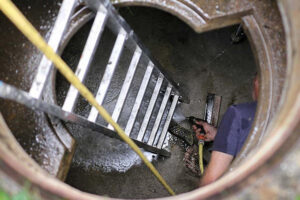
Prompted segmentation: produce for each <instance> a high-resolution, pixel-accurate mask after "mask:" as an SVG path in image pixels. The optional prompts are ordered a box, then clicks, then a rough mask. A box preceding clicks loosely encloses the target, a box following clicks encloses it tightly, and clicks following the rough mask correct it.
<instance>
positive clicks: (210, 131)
mask: <svg viewBox="0 0 300 200" xmlns="http://www.w3.org/2000/svg"><path fill="white" fill-rule="evenodd" d="M196 124H199V125H201V126H203V129H204V131H205V133H206V134H205V139H204V140H205V141H206V142H210V141H213V140H214V139H215V137H216V134H217V129H216V128H215V127H213V126H212V125H210V124H208V123H206V122H203V121H196ZM193 130H194V132H195V133H196V134H200V132H201V131H202V130H201V128H197V126H196V125H193Z"/></svg>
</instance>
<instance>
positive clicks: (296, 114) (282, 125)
mask: <svg viewBox="0 0 300 200" xmlns="http://www.w3.org/2000/svg"><path fill="white" fill-rule="evenodd" d="M292 3H295V4H296V1H294V0H290V1H286V2H282V3H281V5H280V6H281V7H280V8H281V12H282V15H283V16H284V17H283V18H285V19H284V20H285V22H286V24H285V29H286V34H287V36H286V38H287V42H288V49H287V54H288V70H289V71H288V77H290V78H289V79H288V80H287V82H286V83H285V95H286V96H285V99H282V101H281V108H280V110H278V112H277V113H276V117H274V118H273V119H272V121H271V122H270V124H269V125H268V128H267V130H266V134H267V135H269V134H270V135H271V136H272V137H270V138H268V139H267V140H266V141H265V143H264V144H263V145H262V146H261V148H260V149H259V150H258V151H257V152H256V153H255V154H254V155H252V156H251V158H249V160H247V161H246V162H244V163H242V164H241V166H239V167H238V168H236V169H235V171H234V173H233V172H231V173H229V174H227V175H225V176H224V177H223V178H221V179H220V180H218V181H217V182H215V183H213V184H211V185H208V186H206V187H204V188H201V189H197V190H195V191H192V192H189V193H185V194H181V195H179V196H177V197H178V198H180V199H199V198H206V197H211V196H213V195H216V194H218V193H220V192H221V191H223V190H224V189H226V188H229V187H232V186H233V187H235V186H236V185H237V183H239V182H240V181H242V180H243V179H246V178H247V177H248V176H250V175H251V174H252V173H253V172H254V171H255V170H257V169H259V168H260V167H261V166H262V165H263V164H264V163H265V162H266V161H267V160H269V159H270V158H271V157H272V156H273V155H274V153H275V152H277V151H278V149H279V148H280V147H281V145H282V144H283V143H284V141H286V140H287V139H288V138H289V137H291V136H292V134H293V131H295V130H296V129H297V125H298V123H299V119H300V100H299V90H300V88H299V87H300V86H299V85H297V83H299V82H297V74H299V70H300V69H299V68H300V61H299V57H298V58H297V57H296V55H295V54H294V55H292V50H291V49H295V50H296V52H297V53H298V54H297V55H299V54H300V52H299V46H298V47H297V44H298V43H297V42H298V41H300V40H299V38H296V37H299V35H297V34H295V33H294V32H295V31H296V28H295V27H293V25H294V24H293V23H292V22H293V21H290V20H291V19H293V18H292V16H291V15H292V14H293V13H292V12H291V14H289V13H286V10H285V9H286V8H287V6H288V5H290V4H292ZM298 4H299V3H298ZM289 8H290V7H289ZM246 22H247V21H246ZM250 31H251V30H249V32H250ZM248 34H249V33H248ZM248 36H249V35H248ZM292 41H295V42H294V43H293V42H292ZM297 50H298V51H297ZM297 59H298V60H297ZM261 96H262V95H261ZM259 106H261V107H262V105H259ZM287 114H288V115H287ZM295 119H296V120H295ZM256 120H257V119H256ZM0 152H1V155H2V156H1V157H2V160H3V161H4V162H3V166H6V167H8V168H10V169H7V171H11V172H14V173H15V172H17V173H16V174H14V176H15V177H17V178H15V179H17V180H19V179H23V178H27V179H28V180H30V181H31V182H32V183H33V184H34V185H35V186H37V187H38V188H39V187H40V188H41V189H43V190H44V191H45V192H46V193H48V192H50V193H52V194H54V195H58V196H61V197H64V198H68V199H99V196H96V195H92V194H88V193H84V192H81V191H79V190H77V189H75V188H72V187H70V186H68V185H67V184H65V183H63V182H61V181H58V180H57V179H54V178H53V177H50V176H49V175H46V174H42V173H36V172H35V171H33V170H32V169H29V168H26V167H24V166H22V162H21V161H20V160H18V159H17V158H15V157H12V156H13V154H12V153H11V152H7V151H5V150H3V149H2V148H0ZM1 168H2V167H1ZM100 198H101V197H100ZM168 198H170V199H174V198H176V197H168Z"/></svg>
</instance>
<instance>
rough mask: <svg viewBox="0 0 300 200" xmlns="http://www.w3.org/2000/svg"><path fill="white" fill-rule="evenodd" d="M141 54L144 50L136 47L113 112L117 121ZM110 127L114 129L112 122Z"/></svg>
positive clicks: (113, 116)
mask: <svg viewBox="0 0 300 200" xmlns="http://www.w3.org/2000/svg"><path fill="white" fill-rule="evenodd" d="M141 55H142V50H141V49H140V48H139V47H138V46H137V47H136V49H135V51H134V54H133V57H132V60H131V62H130V65H129V68H128V72H127V74H126V77H125V80H124V83H123V86H122V89H121V92H120V95H119V97H118V100H117V103H116V106H115V109H114V111H113V114H112V119H113V120H114V121H115V122H117V121H118V119H119V116H120V113H121V110H122V108H123V106H124V102H125V99H126V97H127V94H128V91H129V87H130V85H131V82H132V80H133V76H134V73H135V70H136V68H137V65H138V62H139V60H140V57H141ZM108 128H109V129H113V127H112V126H111V125H110V124H109V126H108Z"/></svg>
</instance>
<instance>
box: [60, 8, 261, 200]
mask: <svg viewBox="0 0 300 200" xmlns="http://www.w3.org/2000/svg"><path fill="white" fill-rule="evenodd" d="M119 12H120V13H121V15H122V16H123V17H124V18H125V20H126V21H127V22H128V23H129V24H130V26H131V27H132V28H133V30H135V32H136V34H137V35H138V36H139V37H140V39H141V41H142V42H143V43H144V45H145V46H146V47H147V48H148V49H149V50H150V52H151V53H152V55H153V56H154V57H155V58H156V59H157V60H158V61H159V62H160V63H161V65H162V66H163V67H164V68H165V70H166V71H167V72H168V73H169V75H170V76H172V77H173V78H174V80H175V81H176V82H178V83H179V84H180V86H181V87H183V88H184V89H185V91H187V93H188V96H189V98H190V100H191V101H190V104H181V106H180V109H181V112H182V113H183V115H184V116H195V117H199V118H203V117H204V110H205V100H206V96H207V94H208V93H214V94H217V95H220V96H222V104H221V110H220V118H222V116H223V114H224V112H225V111H226V109H227V108H228V107H229V106H230V105H232V104H238V103H243V102H250V101H252V89H251V88H252V79H253V76H254V74H255V72H256V70H257V69H256V64H255V61H254V58H253V53H252V51H251V49H250V45H249V42H248V41H247V40H244V41H242V42H240V43H238V44H232V41H231V35H232V33H234V32H235V31H236V30H237V28H238V25H236V26H231V27H227V28H223V29H219V30H215V31H210V32H206V33H202V34H197V33H195V32H194V31H193V30H192V29H191V28H190V27H188V26H187V25H186V24H185V23H184V22H182V21H180V20H179V19H178V18H176V17H174V16H172V15H170V14H168V13H166V12H163V11H160V10H157V9H153V8H146V7H123V8H120V9H119ZM91 24H92V22H91V21H90V22H88V23H87V24H86V25H84V26H83V27H82V28H81V29H80V30H79V31H78V32H77V33H76V34H75V35H74V36H73V37H72V39H71V40H70V42H69V43H68V45H67V46H66V48H65V50H64V52H63V54H62V57H63V59H64V60H65V61H66V62H67V63H68V64H69V65H70V66H71V67H72V68H73V70H74V69H75V68H76V66H77V64H78V61H79V58H80V54H81V52H82V50H83V46H84V43H85V41H86V38H87V36H88V33H89V30H90V27H91ZM114 40H115V36H114V35H113V34H112V33H111V32H110V31H109V30H105V31H104V33H103V37H102V38H101V41H100V43H99V48H98V50H97V52H96V56H95V59H94V60H93V61H92V64H91V67H90V71H89V74H90V76H88V77H89V78H88V79H87V80H86V81H85V84H86V85H87V86H88V88H89V89H91V90H92V91H94V92H96V90H97V87H98V84H99V82H100V80H101V76H100V77H99V75H97V76H95V75H94V74H103V71H104V67H105V64H106V61H107V60H108V57H109V55H110V52H111V49H112V46H113V42H114ZM129 54H130V51H129V50H126V49H125V52H124V55H123V56H122V58H121V60H120V64H119V66H118V70H117V72H116V75H115V76H114V80H113V82H112V84H113V85H115V87H114V88H116V89H115V90H111V91H109V92H108V95H107V97H106V99H105V103H104V106H105V107H106V108H107V109H108V111H110V112H111V111H112V109H113V105H114V104H115V101H116V97H117V95H118V94H119V91H118V89H117V88H119V86H120V84H122V82H121V81H118V80H124V70H125V69H126V68H125V67H126V66H128V63H129V62H130V60H129V59H128V55H129ZM142 62H143V61H141V63H142ZM137 73H142V71H141V72H138V71H137ZM137 85H138V84H137ZM68 87H69V85H68V84H67V82H66V81H65V80H64V79H63V78H62V77H61V75H60V74H58V75H57V78H56V94H57V102H58V104H59V105H62V104H63V101H64V98H65V96H66V92H67V90H68ZM134 92H135V90H134V88H133V89H132V95H133V96H134ZM89 110H90V106H89V105H88V104H87V103H86V102H85V101H84V100H83V99H79V101H78V103H77V108H76V110H75V112H77V113H80V114H81V115H84V116H85V115H87V113H88V112H89ZM123 117H124V118H126V117H128V116H126V114H125V115H124V116H123ZM99 120H101V119H99ZM121 125H122V122H121ZM67 127H68V128H69V129H70V131H71V133H72V135H73V136H74V138H75V139H76V141H77V147H76V152H75V156H74V158H73V162H72V165H71V168H70V171H69V174H68V177H67V180H66V182H67V183H68V184H70V185H72V186H74V187H76V188H78V189H80V190H82V191H86V192H90V193H94V194H99V195H108V196H110V197H115V198H156V197H164V196H167V195H168V193H167V192H166V191H165V189H164V188H163V187H162V186H161V185H160V184H159V183H158V182H157V181H156V179H155V178H154V177H153V175H152V174H151V173H150V171H149V170H148V168H146V167H145V166H144V165H143V164H141V161H140V159H139V158H138V157H137V156H136V155H135V154H134V153H133V152H132V151H131V150H130V149H129V148H128V147H127V145H125V144H123V143H122V142H119V141H117V140H115V139H111V138H107V137H105V136H103V135H102V134H101V133H96V132H93V131H89V130H86V129H83V128H80V127H78V126H75V125H71V124H67ZM170 140H171V142H170V148H171V152H172V156H171V157H170V158H167V159H166V158H163V157H156V156H154V155H152V154H150V153H149V154H147V155H148V157H149V158H151V159H153V163H154V164H155V166H156V167H157V168H158V170H159V171H160V172H161V174H162V175H163V176H164V178H165V179H166V180H167V182H168V183H169V184H170V185H171V187H172V188H173V189H174V190H175V191H176V192H177V194H179V193H184V192H188V191H191V190H194V189H196V188H197V186H198V182H199V177H197V176H195V175H193V174H192V173H191V172H190V171H189V170H188V169H187V168H186V167H185V165H184V163H183V161H182V160H183V157H184V152H185V147H186V146H185V145H183V142H182V141H181V140H177V139H176V138H173V136H171V137H170ZM137 183H138V184H137Z"/></svg>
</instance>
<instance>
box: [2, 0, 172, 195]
mask: <svg viewBox="0 0 300 200" xmlns="http://www.w3.org/2000/svg"><path fill="white" fill-rule="evenodd" d="M0 9H1V10H2V12H3V13H4V14H5V15H6V16H7V17H8V18H9V19H10V20H11V21H12V22H13V23H14V24H15V25H16V26H17V28H18V29H19V30H20V31H21V32H22V33H23V34H24V35H25V36H26V37H27V38H28V39H29V40H30V41H31V42H32V43H33V44H34V45H35V46H36V47H37V48H38V49H40V50H41V51H42V52H43V53H44V54H45V55H46V56H47V58H48V59H49V60H51V61H52V62H53V63H54V65H55V66H56V68H57V69H58V70H59V71H60V72H61V73H62V74H63V75H64V77H65V78H66V79H67V80H68V81H69V82H70V83H71V84H72V85H73V86H74V87H75V88H77V89H78V91H79V93H80V94H81V95H82V96H83V97H84V98H85V99H86V100H87V101H88V102H89V103H90V104H91V105H92V106H94V107H95V108H96V109H97V110H98V112H99V113H100V115H101V116H102V117H103V118H104V119H105V120H106V121H107V122H108V123H110V124H111V125H112V126H113V127H114V129H115V130H116V132H117V133H118V135H119V136H120V137H121V138H122V139H123V140H124V141H125V142H126V143H127V144H128V145H129V146H130V147H131V148H132V149H133V150H134V151H135V152H136V153H137V154H138V155H139V156H140V158H141V159H142V160H143V161H144V163H145V164H146V165H147V166H148V168H149V169H150V170H151V171H152V173H153V174H154V175H155V176H156V178H157V179H158V180H159V181H160V183H161V184H162V185H163V186H164V187H165V188H166V189H167V190H168V192H169V193H170V194H171V195H175V193H174V191H173V190H172V189H171V188H170V186H169V185H168V184H167V183H166V181H165V180H164V179H163V178H162V176H161V175H160V174H159V172H158V171H157V170H156V168H155V167H154V166H153V165H152V163H151V162H150V161H149V160H148V159H147V158H146V157H145V155H144V154H143V152H142V151H141V150H140V149H139V147H138V146H137V145H136V144H135V143H134V142H133V141H132V140H131V139H130V138H129V137H128V136H127V135H126V134H125V132H124V131H123V130H122V128H121V127H120V126H119V125H118V124H117V123H116V122H114V121H113V119H112V118H111V116H110V115H109V113H108V112H107V111H106V110H105V109H104V108H103V107H102V106H100V105H99V104H98V103H97V101H96V99H95V98H94V96H93V94H92V93H91V92H90V91H89V90H88V89H87V88H86V87H85V86H84V85H83V84H82V83H81V82H80V80H79V79H78V78H77V76H76V75H75V74H74V73H73V71H72V70H71V69H70V68H69V66H68V65H67V64H66V63H65V62H64V61H63V60H62V59H61V57H60V56H58V55H57V54H56V53H55V52H54V51H53V49H52V48H51V47H50V46H49V45H48V44H47V43H46V42H45V40H44V39H43V37H42V36H41V35H40V34H39V33H38V31H37V30H36V29H35V28H34V27H33V26H32V24H31V23H30V22H29V21H28V20H27V19H26V18H25V16H24V15H23V14H22V13H21V12H20V11H19V10H18V8H17V7H16V6H15V5H14V4H13V3H12V2H11V1H10V0H0Z"/></svg>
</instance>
